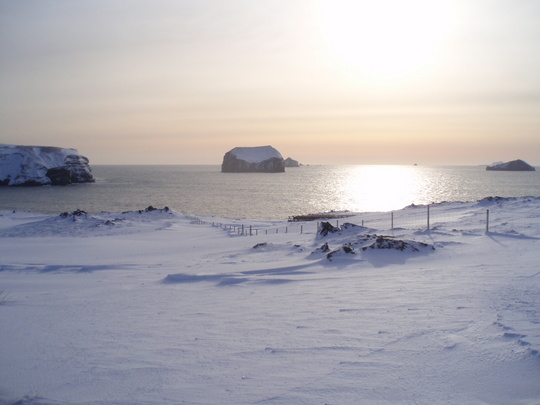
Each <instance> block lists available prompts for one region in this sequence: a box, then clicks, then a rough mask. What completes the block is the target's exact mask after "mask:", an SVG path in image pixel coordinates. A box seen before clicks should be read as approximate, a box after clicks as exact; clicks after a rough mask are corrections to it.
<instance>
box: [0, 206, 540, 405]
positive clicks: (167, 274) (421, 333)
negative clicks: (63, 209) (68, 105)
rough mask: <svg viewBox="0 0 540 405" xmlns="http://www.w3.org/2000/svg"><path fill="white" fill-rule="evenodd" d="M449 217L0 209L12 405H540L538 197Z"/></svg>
mask: <svg viewBox="0 0 540 405" xmlns="http://www.w3.org/2000/svg"><path fill="white" fill-rule="evenodd" d="M418 209H421V207H408V208H406V209H404V210H402V211H400V212H396V218H399V215H406V214H407V213H410V215H413V211H414V210H418ZM487 209H490V211H491V212H492V213H493V215H492V221H491V224H490V228H489V232H487V233H486V224H485V219H486V218H485V213H486V210H487ZM436 211H437V215H438V216H437V217H436V218H435V217H434V219H433V220H432V225H431V226H430V228H431V229H430V230H426V229H425V227H422V225H421V223H420V222H418V224H419V225H418V226H415V227H414V226H413V227H397V226H396V228H395V229H394V230H389V228H388V226H387V227H386V228H384V227H382V228H381V229H374V228H368V226H372V225H370V224H375V223H381V224H385V223H386V224H387V223H388V221H387V218H388V213H371V214H369V215H357V216H353V217H350V218H342V219H339V224H340V227H341V228H340V230H339V231H338V232H329V233H328V234H327V235H326V236H323V235H321V234H318V233H317V224H316V223H315V222H305V223H287V222H285V221H283V222H280V221H259V220H258V221H248V220H243V221H240V220H232V219H217V218H192V217H189V218H188V217H186V216H184V215H183V214H181V213H177V212H173V211H169V210H149V211H144V210H143V211H141V212H129V213H102V214H99V215H86V214H84V213H78V214H80V215H77V213H76V214H75V215H73V213H71V214H67V215H63V216H49V215H39V214H32V213H23V212H16V213H11V212H2V213H1V214H2V216H0V265H1V267H0V290H1V291H2V293H0V297H1V298H0V302H2V304H0V325H1V328H0V403H1V404H21V405H22V404H34V405H35V404H46V405H52V404H67V405H70V404H88V405H90V404H92V405H95V404H115V405H120V404H126V405H127V404H133V405H137V404H141V405H143V404H145V405H146V404H321V405H322V404H367V405H387V404H431V405H438V404H460V405H476V404H478V405H479V404H501V405H503V404H504V405H509V404H515V405H538V404H540V354H539V351H540V253H539V252H540V198H516V199H492V200H483V201H481V202H469V203H445V204H439V205H438V206H437V207H436ZM366 218H368V219H369V220H367V219H366ZM377 219H379V221H378V222H377ZM201 220H202V221H205V223H201ZM362 220H365V223H364V225H365V226H366V227H365V228H364V227H361V226H356V227H354V226H350V225H349V226H343V224H344V223H345V222H348V223H353V224H356V225H361V223H362ZM330 222H331V223H332V225H333V226H336V225H337V223H336V220H335V219H333V220H332V221H330ZM212 223H214V226H212ZM218 223H219V224H220V225H219V226H218V225H217V224H218ZM242 223H243V224H244V226H245V227H244V230H245V231H246V230H247V227H248V225H252V227H253V228H252V233H254V232H253V230H254V229H257V231H256V235H255V234H254V235H253V236H245V235H243V236H242V235H239V233H238V229H239V228H238V227H234V228H233V227H231V226H230V225H232V224H242ZM515 224H517V225H518V226H515ZM285 228H286V229H287V231H286V232H285ZM319 229H321V228H319ZM328 229H329V230H330V231H337V229H335V228H328ZM374 235H376V236H374ZM326 246H328V248H327V249H326ZM351 249H352V250H351ZM346 251H348V253H347V252H346ZM330 253H331V254H330ZM329 254H330V258H328V255H329Z"/></svg>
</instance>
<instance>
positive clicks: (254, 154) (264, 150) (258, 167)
mask: <svg viewBox="0 0 540 405" xmlns="http://www.w3.org/2000/svg"><path fill="white" fill-rule="evenodd" d="M221 171H222V172H224V173H230V172H232V173H239V172H267V173H280V172H284V171H285V165H284V164H283V156H281V153H279V151H278V150H277V149H275V148H273V147H272V146H269V145H268V146H254V147H237V148H234V149H231V150H230V151H228V152H227V153H225V156H223V164H222V165H221Z"/></svg>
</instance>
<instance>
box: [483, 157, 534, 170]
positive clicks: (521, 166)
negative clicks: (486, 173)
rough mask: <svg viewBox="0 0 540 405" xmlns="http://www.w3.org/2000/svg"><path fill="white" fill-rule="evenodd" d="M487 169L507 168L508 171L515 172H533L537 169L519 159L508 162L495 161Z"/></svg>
mask: <svg viewBox="0 0 540 405" xmlns="http://www.w3.org/2000/svg"><path fill="white" fill-rule="evenodd" d="M486 170H506V171H513V172H518V171H521V172H533V171H535V170H536V169H535V168H534V167H533V166H531V165H530V164H528V163H527V162H525V161H523V160H521V159H518V160H512V161H511V162H506V163H498V162H497V163H493V164H491V165H489V166H487V167H486Z"/></svg>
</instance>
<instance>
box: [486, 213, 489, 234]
mask: <svg viewBox="0 0 540 405" xmlns="http://www.w3.org/2000/svg"><path fill="white" fill-rule="evenodd" d="M488 232H489V210H486V233H488Z"/></svg>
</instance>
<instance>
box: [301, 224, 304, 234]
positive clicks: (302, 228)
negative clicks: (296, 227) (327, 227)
mask: <svg viewBox="0 0 540 405" xmlns="http://www.w3.org/2000/svg"><path fill="white" fill-rule="evenodd" d="M300 233H304V225H300Z"/></svg>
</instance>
